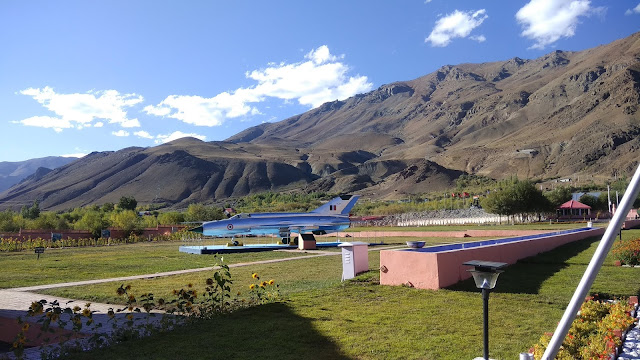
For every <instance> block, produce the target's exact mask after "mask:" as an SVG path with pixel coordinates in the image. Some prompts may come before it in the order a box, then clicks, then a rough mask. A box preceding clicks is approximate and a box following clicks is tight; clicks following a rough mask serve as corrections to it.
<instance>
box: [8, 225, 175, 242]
mask: <svg viewBox="0 0 640 360" xmlns="http://www.w3.org/2000/svg"><path fill="white" fill-rule="evenodd" d="M184 228H186V226H185V225H173V226H171V225H159V226H157V227H155V228H146V229H142V230H141V231H140V233H139V236H142V237H148V236H158V235H170V234H172V233H174V232H177V231H179V230H182V229H184ZM109 231H110V232H111V236H110V237H111V238H113V239H121V238H125V236H124V235H125V232H124V230H120V229H116V228H109ZM51 234H61V238H62V239H64V240H66V239H74V240H77V239H89V238H93V235H91V232H90V231H88V230H59V229H35V230H27V229H22V230H20V231H19V232H17V233H0V237H2V238H7V239H8V238H13V239H18V240H21V241H25V240H29V239H37V238H41V239H51V237H52V235H51Z"/></svg>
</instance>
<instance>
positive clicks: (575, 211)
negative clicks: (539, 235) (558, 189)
mask: <svg viewBox="0 0 640 360" xmlns="http://www.w3.org/2000/svg"><path fill="white" fill-rule="evenodd" d="M556 214H557V215H558V217H559V218H567V217H568V218H572V217H574V216H575V217H587V216H589V215H591V206H589V205H585V204H583V203H581V202H580V201H575V200H569V201H567V202H566V203H564V204H562V205H560V206H558V207H557V208H556Z"/></svg>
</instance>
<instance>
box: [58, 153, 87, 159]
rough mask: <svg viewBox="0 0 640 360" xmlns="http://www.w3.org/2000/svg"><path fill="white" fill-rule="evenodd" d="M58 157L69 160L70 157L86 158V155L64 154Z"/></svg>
mask: <svg viewBox="0 0 640 360" xmlns="http://www.w3.org/2000/svg"><path fill="white" fill-rule="evenodd" d="M60 156H62V157H66V158H70V157H73V158H81V157H85V156H87V154H86V153H77V154H64V155H60Z"/></svg>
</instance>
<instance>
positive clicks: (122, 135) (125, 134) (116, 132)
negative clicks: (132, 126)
mask: <svg viewBox="0 0 640 360" xmlns="http://www.w3.org/2000/svg"><path fill="white" fill-rule="evenodd" d="M111 135H115V136H120V137H124V136H129V132H128V131H125V130H118V131H112V132H111Z"/></svg>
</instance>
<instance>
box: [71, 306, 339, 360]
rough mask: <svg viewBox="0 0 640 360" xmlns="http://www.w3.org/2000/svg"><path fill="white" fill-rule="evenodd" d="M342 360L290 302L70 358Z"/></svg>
mask: <svg viewBox="0 0 640 360" xmlns="http://www.w3.org/2000/svg"><path fill="white" fill-rule="evenodd" d="M252 358H254V359H338V360H342V359H344V360H349V359H350V358H349V357H348V356H346V355H345V354H343V353H342V352H341V351H340V349H339V348H338V346H337V345H336V344H335V343H333V342H332V341H331V340H329V339H328V338H326V337H323V336H322V335H321V334H319V333H318V332H317V331H316V330H315V329H314V327H313V325H312V324H311V321H310V320H309V319H306V318H304V317H301V316H299V315H297V314H295V313H294V312H293V311H292V310H291V308H290V307H289V306H288V305H287V304H286V303H275V304H266V305H261V306H255V307H251V308H247V309H242V310H238V311H236V312H234V313H231V314H227V315H223V316H219V317H216V318H214V319H211V320H197V321H195V322H193V323H190V324H188V325H186V326H183V327H179V328H177V329H175V330H174V331H170V332H165V333H162V334H158V335H154V336H150V337H147V338H143V339H140V340H130V341H127V342H123V343H120V344H117V345H114V346H112V347H109V348H106V349H100V350H95V351H91V352H87V353H82V354H76V355H74V356H73V357H70V359H252Z"/></svg>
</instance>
